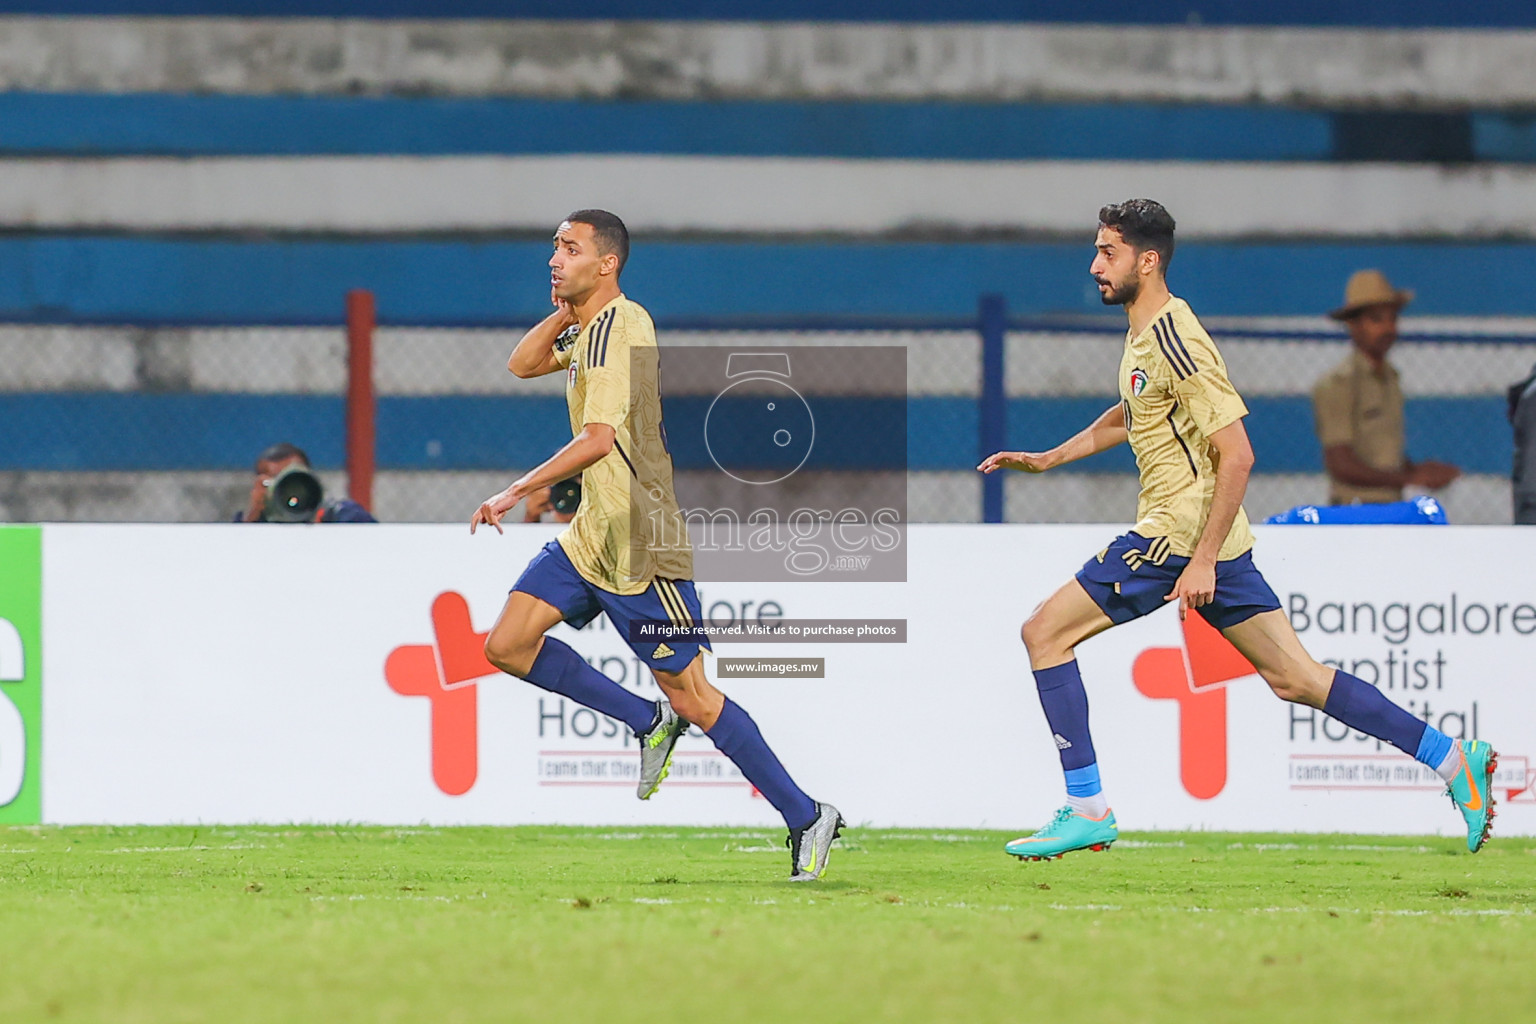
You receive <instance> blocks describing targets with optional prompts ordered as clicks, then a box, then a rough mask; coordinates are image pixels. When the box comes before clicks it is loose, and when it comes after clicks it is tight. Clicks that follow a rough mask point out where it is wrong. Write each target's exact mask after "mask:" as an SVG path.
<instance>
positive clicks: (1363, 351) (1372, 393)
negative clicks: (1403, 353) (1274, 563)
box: [1312, 270, 1461, 505]
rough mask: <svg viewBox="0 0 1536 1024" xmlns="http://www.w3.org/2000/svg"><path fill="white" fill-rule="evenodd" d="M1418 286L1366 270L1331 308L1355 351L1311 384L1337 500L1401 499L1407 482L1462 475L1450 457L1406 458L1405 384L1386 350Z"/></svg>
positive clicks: (1428, 483) (1439, 483)
mask: <svg viewBox="0 0 1536 1024" xmlns="http://www.w3.org/2000/svg"><path fill="white" fill-rule="evenodd" d="M1412 301H1413V292H1411V291H1407V290H1406V289H1399V288H1394V287H1393V286H1392V282H1390V281H1388V280H1387V276H1386V275H1385V274H1383V273H1382V272H1381V271H1379V270H1360V271H1356V272H1355V273H1354V274H1352V275H1350V278H1349V283H1348V284H1347V285H1345V287H1344V304H1343V305H1342V306H1340V307H1339V308H1338V309H1335V310H1333V311H1332V312H1331V313H1329V314H1328V315H1329V316H1331V317H1332V318H1333V319H1335V320H1339V321H1342V322H1343V323H1344V325H1345V326H1346V327H1347V328H1348V329H1349V340H1350V342H1351V350H1350V354H1349V357H1348V358H1347V359H1345V360H1344V362H1342V363H1340V364H1339V366H1338V367H1337V368H1335V369H1334V370H1333V371H1332V372H1331V373H1329V374H1328V375H1327V376H1325V377H1324V378H1323V379H1322V380H1320V381H1318V382H1317V386H1316V387H1314V388H1313V389H1312V409H1313V412H1314V414H1315V416H1316V420H1317V438H1318V440H1319V441H1320V442H1321V443H1322V446H1323V464H1324V466H1325V467H1326V468H1327V470H1328V480H1329V496H1328V500H1329V502H1330V503H1331V504H1334V505H1350V504H1357V503H1361V502H1383V501H1399V500H1401V499H1402V496H1403V488H1404V487H1407V486H1409V485H1412V486H1415V487H1422V488H1428V489H1430V490H1434V489H1438V488H1441V487H1444V486H1445V485H1446V484H1449V483H1450V482H1451V481H1452V480H1454V479H1456V478H1457V477H1458V476H1460V475H1461V471H1460V470H1459V469H1457V468H1456V467H1455V466H1452V465H1450V464H1448V463H1445V462H1435V461H1432V460H1426V461H1424V462H1412V461H1410V460H1409V459H1408V454H1407V451H1406V441H1405V438H1404V429H1403V391H1402V387H1401V386H1400V385H1399V383H1398V377H1397V369H1396V368H1395V367H1393V366H1392V364H1391V363H1389V362H1387V352H1388V351H1390V350H1391V348H1392V345H1393V343H1395V342H1396V341H1397V317H1398V313H1399V312H1401V310H1402V308H1403V307H1404V306H1406V305H1408V303H1410V302H1412Z"/></svg>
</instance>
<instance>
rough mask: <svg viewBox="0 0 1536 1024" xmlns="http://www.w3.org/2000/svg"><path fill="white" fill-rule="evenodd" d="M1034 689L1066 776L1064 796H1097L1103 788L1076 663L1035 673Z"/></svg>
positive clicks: (1080, 677) (1081, 681)
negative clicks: (1038, 692) (1036, 690)
mask: <svg viewBox="0 0 1536 1024" xmlns="http://www.w3.org/2000/svg"><path fill="white" fill-rule="evenodd" d="M1035 687H1036V689H1038V690H1039V691H1040V706H1041V707H1042V708H1044V709H1045V720H1046V721H1047V722H1048V723H1050V726H1051V736H1052V738H1053V739H1054V740H1055V741H1056V752H1057V753H1058V754H1060V755H1061V768H1062V771H1064V772H1066V775H1067V795H1068V796H1075V797H1088V796H1096V795H1098V794H1099V793H1100V792H1102V791H1103V788H1104V787H1103V786H1101V785H1100V784H1099V766H1098V758H1097V756H1096V755H1095V754H1094V752H1093V737H1092V736H1091V735H1090V734H1089V732H1088V691H1087V690H1085V689H1083V677H1082V675H1080V674H1079V673H1078V671H1077V661H1076V660H1075V659H1074V660H1072V661H1069V662H1067V663H1066V664H1064V665H1053V666H1052V667H1050V668H1042V669H1036V670H1035Z"/></svg>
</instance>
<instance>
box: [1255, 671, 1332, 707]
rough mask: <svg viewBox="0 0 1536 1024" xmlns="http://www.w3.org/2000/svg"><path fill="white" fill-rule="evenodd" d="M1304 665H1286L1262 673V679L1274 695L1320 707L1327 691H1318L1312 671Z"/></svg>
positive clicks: (1293, 701) (1297, 702)
mask: <svg viewBox="0 0 1536 1024" xmlns="http://www.w3.org/2000/svg"><path fill="white" fill-rule="evenodd" d="M1307 667H1308V666H1305V665H1287V666H1285V667H1283V668H1277V669H1270V670H1268V671H1266V672H1264V673H1263V676H1264V681H1265V682H1266V683H1268V684H1269V688H1270V689H1271V690H1272V691H1274V694H1275V696H1276V697H1279V698H1280V699H1281V700H1284V701H1289V702H1290V703H1292V704H1310V705H1312V706H1314V707H1321V706H1322V703H1323V700H1324V699H1325V698H1326V697H1327V693H1326V692H1324V691H1320V689H1319V687H1318V683H1317V680H1316V679H1315V678H1313V675H1314V674H1313V673H1311V672H1309V671H1307Z"/></svg>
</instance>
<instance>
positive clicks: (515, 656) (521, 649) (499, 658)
mask: <svg viewBox="0 0 1536 1024" xmlns="http://www.w3.org/2000/svg"><path fill="white" fill-rule="evenodd" d="M533 659H534V648H533V645H532V644H525V643H522V642H521V641H520V639H519V638H517V637H509V636H504V635H501V634H498V633H494V632H493V633H492V634H491V635H490V636H488V637H486V638H485V660H486V661H488V662H490V663H491V664H492V665H495V666H496V667H497V668H499V669H501V670H502V671H503V672H508V673H510V674H512V675H514V676H517V677H518V678H519V679H526V678H527V676H528V670H529V669H531V668H533Z"/></svg>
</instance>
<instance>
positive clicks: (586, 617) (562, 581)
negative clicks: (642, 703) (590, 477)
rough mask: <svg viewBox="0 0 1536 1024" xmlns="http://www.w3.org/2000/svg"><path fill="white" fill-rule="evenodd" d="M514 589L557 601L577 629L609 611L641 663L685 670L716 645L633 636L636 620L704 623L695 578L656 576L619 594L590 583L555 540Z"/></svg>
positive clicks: (611, 620) (536, 559) (554, 604)
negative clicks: (647, 583) (634, 591)
mask: <svg viewBox="0 0 1536 1024" xmlns="http://www.w3.org/2000/svg"><path fill="white" fill-rule="evenodd" d="M512 589H513V590H514V591H519V592H521V593H524V594H528V595H530V596H532V597H536V598H538V599H539V600H540V601H543V602H545V603H546V604H549V605H553V606H554V607H555V608H556V609H558V610H559V612H560V614H561V616H562V617H563V618H564V619H565V621H566V622H569V623H570V624H571V625H572V626H574V627H576V628H577V629H580V628H582V627H583V626H585V625H586V624H587V623H589V622H591V621H592V620H593V619H595V618H597V617H598V616H599V615H602V614H604V613H606V614H607V616H608V621H609V622H611V623H613V628H614V629H617V630H618V631H619V635H620V636H622V637H623V638H624V642H625V643H627V644H629V649H630V650H632V651H634V652H635V653H636V654H638V655H639V656H640V660H641V661H642V662H644V663H645V664H647V665H649V666H650V667H651V668H654V669H660V670H661V671H663V672H681V671H682V670H683V669H685V668H687V667H688V666H689V665H691V664H692V663H693V659H694V658H696V657H698V656H699V651H700V650H711V649H712V648H710V646H709V641H708V640H705V639H702V638H700V639H688V638H685V637H668V638H666V639H664V640H659V641H648V640H631V639H630V636H629V627H630V623H632V622H662V623H673V624H675V625H678V626H696V625H702V624H703V622H704V615H703V610H702V609H701V608H700V606H699V594H698V591H696V590H695V589H694V587H693V581H692V580H664V579H661V578H659V577H658V578H657V579H655V580H653V581H652V582H651V585H650V586H649V587H647V588H646V589H645V590H643V591H641V592H640V593H638V594H630V595H627V596H626V595H624V594H615V593H612V592H610V591H607V590H604V589H603V588H602V587H599V586H594V585H593V584H591V583H589V582H587V580H586V577H584V576H582V575H581V573H579V572H577V571H576V566H574V565H572V564H571V559H570V556H568V555H567V554H566V553H565V549H564V548H562V547H561V546H560V542H559V541H557V540H552V541H550V542H549V543H548V544H545V545H544V548H543V550H542V551H540V552H539V553H538V554H537V555H534V556H533V561H531V562H529V563H528V568H526V569H524V570H523V574H522V575H521V576H519V577H518V578H517V582H516V583H515V584H513V585H512ZM669 652H670V653H669ZM658 655H659V657H658Z"/></svg>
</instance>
